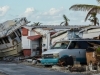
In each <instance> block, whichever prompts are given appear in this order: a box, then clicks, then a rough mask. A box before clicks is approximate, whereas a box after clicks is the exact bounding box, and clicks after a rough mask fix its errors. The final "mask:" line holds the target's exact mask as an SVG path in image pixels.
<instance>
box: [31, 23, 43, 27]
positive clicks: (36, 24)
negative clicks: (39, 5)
mask: <svg viewBox="0 0 100 75" xmlns="http://www.w3.org/2000/svg"><path fill="white" fill-rule="evenodd" d="M41 24H42V23H40V22H37V23H36V22H34V24H32V25H34V26H40V25H41Z"/></svg>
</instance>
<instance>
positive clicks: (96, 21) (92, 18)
mask: <svg viewBox="0 0 100 75" xmlns="http://www.w3.org/2000/svg"><path fill="white" fill-rule="evenodd" d="M96 16H97V13H95V12H92V13H91V11H89V12H88V14H87V16H86V18H85V21H87V19H88V18H89V19H88V20H89V21H90V22H92V23H93V25H95V26H96V25H99V19H98V18H97V17H96Z"/></svg>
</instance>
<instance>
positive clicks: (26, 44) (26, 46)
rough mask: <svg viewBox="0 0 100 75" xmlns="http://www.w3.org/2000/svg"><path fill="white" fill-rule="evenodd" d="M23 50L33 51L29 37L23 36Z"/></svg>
mask: <svg viewBox="0 0 100 75" xmlns="http://www.w3.org/2000/svg"><path fill="white" fill-rule="evenodd" d="M22 48H23V49H31V46H30V39H27V36H22Z"/></svg>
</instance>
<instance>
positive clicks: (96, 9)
mask: <svg viewBox="0 0 100 75" xmlns="http://www.w3.org/2000/svg"><path fill="white" fill-rule="evenodd" d="M96 1H97V2H98V3H100V0H96ZM69 10H74V11H89V12H88V14H87V16H86V18H85V21H86V20H87V18H88V17H89V16H90V15H91V17H92V19H89V20H90V21H91V22H93V23H94V25H96V24H99V21H98V18H97V17H96V15H97V13H100V6H97V5H89V4H75V5H72V6H71V7H70V8H69ZM91 17H90V18H91Z"/></svg>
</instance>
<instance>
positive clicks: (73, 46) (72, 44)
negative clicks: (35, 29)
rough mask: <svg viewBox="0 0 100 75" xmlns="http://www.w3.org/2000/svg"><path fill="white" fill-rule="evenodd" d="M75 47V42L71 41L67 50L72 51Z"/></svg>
mask: <svg viewBox="0 0 100 75" xmlns="http://www.w3.org/2000/svg"><path fill="white" fill-rule="evenodd" d="M75 46H76V42H75V41H72V42H71V44H70V46H69V49H74V48H75Z"/></svg>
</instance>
